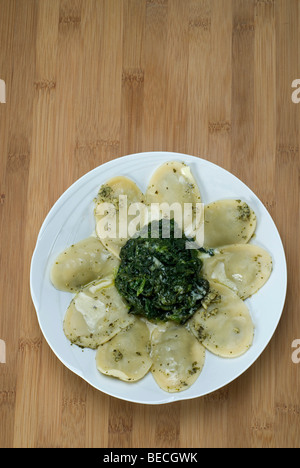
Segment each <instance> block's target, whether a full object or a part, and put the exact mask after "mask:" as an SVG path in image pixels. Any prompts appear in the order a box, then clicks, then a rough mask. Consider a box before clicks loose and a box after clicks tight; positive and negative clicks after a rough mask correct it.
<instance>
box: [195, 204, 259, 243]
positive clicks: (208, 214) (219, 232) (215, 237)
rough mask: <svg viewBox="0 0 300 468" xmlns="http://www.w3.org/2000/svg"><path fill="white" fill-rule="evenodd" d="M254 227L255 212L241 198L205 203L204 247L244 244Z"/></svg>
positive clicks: (251, 234)
mask: <svg viewBox="0 0 300 468" xmlns="http://www.w3.org/2000/svg"><path fill="white" fill-rule="evenodd" d="M255 228H256V216H255V213H254V211H253V210H252V209H251V208H250V207H249V205H248V204H247V203H245V202H243V201H241V200H230V199H229V200H218V201H215V202H213V203H210V204H208V205H205V208H204V247H220V246H223V245H228V244H246V243H247V242H248V241H249V240H250V239H251V237H252V236H253V234H254V231H255Z"/></svg>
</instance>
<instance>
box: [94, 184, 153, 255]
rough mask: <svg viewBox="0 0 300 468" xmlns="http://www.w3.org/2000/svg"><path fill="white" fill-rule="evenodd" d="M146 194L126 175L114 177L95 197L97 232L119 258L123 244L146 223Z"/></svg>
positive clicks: (106, 245) (104, 243) (105, 244)
mask: <svg viewBox="0 0 300 468" xmlns="http://www.w3.org/2000/svg"><path fill="white" fill-rule="evenodd" d="M143 202H144V195H143V193H142V192H141V190H140V189H139V188H138V186H137V185H136V184H135V183H134V182H133V181H132V180H130V179H129V178H127V177H123V176H120V177H114V178H112V179H110V180H109V181H108V182H107V183H106V184H104V185H102V186H101V187H100V190H99V192H98V196H97V197H96V199H95V205H96V206H95V209H94V215H95V221H96V233H97V236H98V237H99V239H100V240H101V242H102V243H103V245H104V246H105V247H106V248H107V249H108V250H109V251H110V252H111V253H113V254H114V255H115V256H116V257H118V258H119V254H120V250H121V247H122V246H123V245H124V244H125V243H126V241H127V240H128V239H129V237H130V236H132V235H133V234H134V233H135V232H136V231H137V230H139V229H140V228H141V227H142V226H143V224H144V221H143V219H144V212H145V211H146V207H145V205H144V204H143Z"/></svg>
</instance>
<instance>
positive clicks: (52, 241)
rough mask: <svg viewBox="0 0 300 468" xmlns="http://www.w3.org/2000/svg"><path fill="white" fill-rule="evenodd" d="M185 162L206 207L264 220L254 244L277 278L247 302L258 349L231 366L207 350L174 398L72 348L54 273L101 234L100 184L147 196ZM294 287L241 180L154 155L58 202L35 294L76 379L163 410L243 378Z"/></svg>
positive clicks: (200, 163)
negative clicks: (156, 180) (58, 263)
mask: <svg viewBox="0 0 300 468" xmlns="http://www.w3.org/2000/svg"><path fill="white" fill-rule="evenodd" d="M171 160H178V161H184V162H185V163H186V164H188V165H189V166H190V167H191V170H192V172H193V174H194V177H195V179H196V181H197V183H198V185H199V188H200V193H201V196H202V202H203V203H205V204H206V203H209V202H212V201H215V200H219V199H222V198H238V199H242V200H243V201H245V202H247V203H248V204H249V205H250V206H251V207H252V209H253V210H254V211H255V213H256V216H257V229H256V235H255V237H254V239H253V240H252V242H253V243H254V244H257V245H259V246H261V247H263V248H265V249H266V250H267V251H269V252H270V254H271V255H272V257H273V272H272V274H271V276H270V279H269V280H268V282H267V283H266V284H265V285H264V286H263V288H262V289H260V290H259V291H258V293H256V294H255V295H253V296H252V297H251V298H249V299H247V300H246V303H247V306H248V308H249V310H250V313H251V316H252V319H253V322H254V326H255V335H254V341H253V345H252V346H251V348H250V349H249V350H248V351H247V352H246V353H245V354H244V355H242V356H240V357H237V358H234V359H224V358H220V357H218V356H215V355H213V354H211V353H210V352H208V351H207V353H206V360H205V365H204V368H203V371H202V373H201V374H200V376H199V378H198V380H197V381H196V382H195V383H194V384H193V385H192V386H191V387H190V388H189V389H187V390H184V391H182V392H179V393H167V392H164V391H163V390H161V389H160V388H159V387H158V385H157V384H156V382H155V381H154V379H153V377H152V375H151V373H148V374H147V375H146V376H145V377H144V378H143V379H142V380H140V381H138V382H135V383H126V382H122V381H120V380H117V379H114V378H112V377H108V376H105V375H103V374H101V373H100V372H98V370H97V369H96V364H95V351H94V350H91V349H84V350H82V349H81V348H79V347H77V346H71V345H70V342H69V341H68V340H67V338H66V337H65V335H64V332H63V326H62V324H63V318H64V315H65V312H66V309H67V307H68V305H69V303H70V301H71V298H72V295H71V294H69V293H66V292H61V291H58V290H56V289H55V288H54V287H53V286H52V284H51V282H50V279H49V272H50V269H51V266H52V264H53V261H54V260H55V258H56V256H57V255H58V254H59V253H60V252H61V251H62V250H63V249H65V248H66V247H68V246H69V245H71V244H74V243H76V242H78V241H79V240H81V239H84V238H85V237H88V236H89V235H90V234H91V233H92V232H93V231H94V227H95V225H94V218H93V198H94V197H95V196H96V195H97V193H98V190H99V187H100V185H101V184H103V183H105V182H106V181H107V180H108V179H110V178H111V177H114V176H117V175H123V176H127V177H129V178H131V179H132V180H133V181H134V182H135V183H136V184H137V185H138V186H139V187H140V189H141V190H142V191H145V190H146V186H147V183H148V181H149V179H150V176H151V174H152V172H153V171H154V170H155V169H156V168H157V167H158V166H159V165H161V164H162V163H164V162H165V161H171ZM286 286H287V271H286V260H285V254H284V249H283V246H282V242H281V239H280V236H279V234H278V231H277V229H276V226H275V224H274V222H273V220H272V218H271V216H270V214H269V213H268V211H267V210H266V208H265V207H264V205H263V204H262V203H261V201H260V200H259V199H258V198H257V197H256V195H255V194H254V193H253V192H252V191H251V190H250V189H249V188H248V187H247V186H246V185H245V184H244V183H243V182H241V181H240V180H239V179H237V178H236V177H235V176H234V175H232V174H230V173H229V172H227V171H226V170H224V169H222V168H221V167H219V166H216V165H215V164H213V163H211V162H208V161H205V160H203V159H200V158H197V157H194V156H187V155H185V154H178V153H166V152H151V153H140V154H133V155H129V156H125V157H122V158H119V159H115V160H113V161H110V162H108V163H106V164H103V165H102V166H99V167H97V168H96V169H93V170H92V171H90V172H89V173H87V174H86V175H84V176H83V177H81V178H80V179H79V180H77V181H76V182H75V183H74V184H73V185H72V186H71V187H70V188H69V189H68V190H66V192H65V193H64V194H63V195H62V196H61V197H60V198H59V200H58V201H57V202H56V203H55V205H54V206H53V208H52V209H51V210H50V212H49V214H48V215H47V217H46V219H45V221H44V223H43V225H42V227H41V230H40V233H39V236H38V239H37V243H36V247H35V250H34V253H33V257H32V262H31V272H30V288H31V295H32V299H33V303H34V306H35V308H36V312H37V317H38V321H39V324H40V327H41V330H42V332H43V334H44V337H45V339H46V340H47V342H48V344H49V346H50V347H51V348H52V350H53V351H54V353H55V354H56V356H57V357H58V358H59V359H60V360H61V362H62V363H63V364H64V365H65V366H66V367H68V368H69V369H70V370H71V371H73V372H75V374H77V375H79V376H80V377H82V378H83V379H84V380H86V381H87V382H88V383H89V384H91V385H92V386H94V387H95V388H97V389H98V390H101V391H102V392H104V393H106V394H108V395H112V396H114V397H117V398H120V399H123V400H127V401H131V402H136V403H144V404H152V405H153V404H163V403H170V402H173V401H177V400H187V399H191V398H196V397H200V396H203V395H207V394H208V393H210V392H213V391H215V390H217V389H219V388H221V387H223V386H224V385H227V384H228V383H229V382H231V381H232V380H234V379H236V378H237V377H238V376H239V375H241V374H242V373H243V372H244V371H245V370H246V369H248V368H249V367H250V366H251V365H252V364H253V363H254V361H255V360H256V359H257V358H258V357H259V356H260V354H261V353H262V352H263V350H264V349H265V347H266V346H267V344H268V343H269V341H270V339H271V337H272V335H273V333H274V331H275V329H276V327H277V325H278V322H279V320H280V317H281V313H282V310H283V306H284V301H285V296H286Z"/></svg>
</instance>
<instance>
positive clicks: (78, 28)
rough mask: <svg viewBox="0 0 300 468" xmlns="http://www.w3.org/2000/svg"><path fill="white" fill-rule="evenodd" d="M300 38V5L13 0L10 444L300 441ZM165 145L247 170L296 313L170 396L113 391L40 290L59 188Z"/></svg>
mask: <svg viewBox="0 0 300 468" xmlns="http://www.w3.org/2000/svg"><path fill="white" fill-rule="evenodd" d="M299 44H300V2H299V0H0V79H2V80H4V82H5V84H6V103H1V104H0V165H1V166H0V167H1V172H0V194H1V198H0V216H1V218H0V223H1V224H0V239H1V243H0V261H1V278H0V286H1V311H0V339H1V340H2V341H1V343H2V345H3V342H4V344H5V350H6V355H5V357H6V359H5V361H6V362H5V363H4V362H2V363H0V446H1V447H107V448H115V447H122V448H125V447H131V448H135V447H148V448H149V447H157V448H158V447H164V448H179V447H180V448H186V447H299V446H300V392H299V377H300V364H297V359H294V360H293V359H292V353H293V351H294V357H295V356H296V357H298V358H299V356H300V352H299V353H297V349H293V348H292V344H293V342H294V340H297V339H300V310H299V303H300V281H299V278H300V276H299V260H300V254H299V236H300V226H299V180H300V179H299V174H300V172H299V167H300V166H299V145H300V132H299V128H300V103H299V104H297V103H296V102H295V103H294V102H293V101H292V93H293V88H292V82H293V80H295V79H300V47H299ZM152 150H155V151H157V150H164V151H175V152H182V153H186V154H191V155H195V156H199V157H201V158H204V159H208V160H209V161H212V162H214V163H216V164H218V165H220V166H222V167H224V168H225V169H227V170H229V171H231V172H232V173H233V174H235V175H236V176H237V177H239V178H240V179H241V180H242V181H243V182H245V183H246V184H247V185H248V186H249V187H250V188H251V189H252V190H253V191H254V192H255V193H256V195H257V196H258V197H259V198H260V199H261V200H262V202H263V203H264V204H265V206H266V207H267V208H268V210H269V212H270V214H271V215H272V217H273V219H274V221H275V223H276V225H277V227H278V230H279V232H280V235H281V237H282V240H283V243H284V247H285V251H286V256H287V263H288V296H287V300H286V305H285V308H284V312H283V315H282V319H281V321H280V324H279V326H278V328H277V330H276V332H275V335H274V336H273V338H272V340H271V342H270V344H269V345H268V346H267V348H266V349H265V351H264V352H263V354H262V355H261V357H260V358H259V359H258V360H257V361H256V362H255V364H254V365H253V366H252V367H251V368H250V369H248V370H247V371H246V372H245V373H244V374H243V375H242V376H240V377H239V378H238V379H237V380H235V381H234V382H232V383H230V384H229V385H227V386H226V387H224V388H222V389H221V390H219V391H216V392H214V393H212V394H210V395H207V396H205V397H203V398H198V399H194V400H190V401H184V402H177V403H172V404H169V405H163V406H147V405H139V404H134V403H127V402H124V401H121V400H118V399H116V398H113V397H110V396H108V395H105V394H103V393H101V392H100V391H97V390H95V389H94V388H92V387H91V386H89V385H88V384H87V383H86V382H85V381H83V380H82V379H81V378H80V377H78V376H76V375H75V374H73V373H72V372H71V371H69V370H68V369H67V368H65V367H64V366H63V365H62V364H61V362H60V361H59V360H58V359H57V358H56V356H55V355H54V353H53V352H52V351H51V349H50V348H49V346H48V344H47V343H46V341H45V339H44V337H43V335H42V332H41V330H40V328H39V325H38V322H37V318H36V313H35V310H34V307H33V304H32V301H31V296H30V289H29V270H30V261H31V255H32V252H33V249H34V246H35V242H36V238H37V234H38V232H39V229H40V227H41V224H42V222H43V220H44V218H45V216H46V214H47V213H48V211H49V210H50V208H51V207H52V205H53V204H54V202H55V201H56V200H57V199H58V197H59V196H60V195H61V194H62V193H63V192H64V191H65V190H66V189H67V188H68V187H69V186H70V185H71V184H72V183H73V182H74V181H75V180H76V179H78V178H79V177H80V176H82V175H83V174H85V173H86V172H88V171H89V170H91V169H93V168H95V167H96V166H98V165H100V164H102V163H105V162H107V161H110V160H112V159H115V158H119V157H120V156H123V155H126V154H131V153H136V152H144V151H152ZM294 344H295V343H294ZM298 346H299V345H298ZM2 347H3V346H2ZM2 355H3V353H2ZM3 360H4V359H3V356H2V361H3ZM293 361H295V362H293Z"/></svg>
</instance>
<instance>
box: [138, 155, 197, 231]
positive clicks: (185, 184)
mask: <svg viewBox="0 0 300 468" xmlns="http://www.w3.org/2000/svg"><path fill="white" fill-rule="evenodd" d="M146 203H147V205H148V206H150V205H151V204H159V205H160V208H162V212H159V211H155V210H154V208H155V206H154V205H152V207H151V221H153V220H157V219H159V218H160V217H168V218H170V217H174V219H175V221H176V222H177V224H178V225H179V226H180V228H181V229H184V232H185V233H186V235H193V233H194V232H195V231H196V230H197V229H199V226H200V225H201V223H202V224H203V217H204V213H203V210H202V206H201V195H200V191H199V188H198V185H197V183H196V180H195V178H194V176H193V174H192V172H191V169H190V167H188V166H187V165H186V164H184V163H183V162H178V161H169V162H166V163H164V164H163V165H162V166H160V167H159V168H158V169H157V170H156V171H155V172H154V174H153V175H152V177H151V179H150V182H149V184H148V187H147V190H146Z"/></svg>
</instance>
